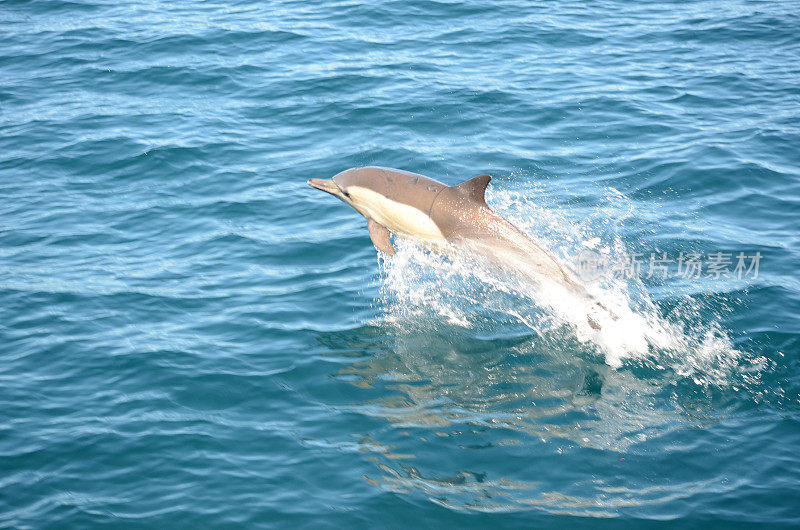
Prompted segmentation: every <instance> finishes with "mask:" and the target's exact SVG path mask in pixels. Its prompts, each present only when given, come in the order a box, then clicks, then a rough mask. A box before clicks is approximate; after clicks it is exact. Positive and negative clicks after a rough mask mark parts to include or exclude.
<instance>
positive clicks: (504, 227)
mask: <svg viewBox="0 0 800 530" xmlns="http://www.w3.org/2000/svg"><path fill="white" fill-rule="evenodd" d="M490 180H492V177H491V176H489V175H478V176H477V177H473V178H471V179H469V180H467V181H465V182H462V183H461V184H457V185H455V186H447V185H445V184H442V183H441V182H438V181H436V180H433V179H431V178H428V177H425V176H423V175H418V174H416V173H410V172H408V171H402V170H398V169H390V168H384V167H361V168H352V169H348V170H346V171H342V172H341V173H339V174H337V175H335V176H334V177H333V178H332V179H330V180H326V179H310V180H309V181H308V184H309V185H310V186H312V187H314V188H317V189H319V190H322V191H325V192H327V193H330V194H331V195H333V196H335V197H338V198H339V199H341V200H342V201H344V202H345V203H347V204H349V205H350V206H352V207H353V208H354V209H355V210H356V211H357V212H358V213H360V214H361V215H363V216H364V217H366V219H367V228H368V230H369V236H370V239H372V242H373V244H374V245H375V246H376V247H377V248H378V249H379V250H381V251H383V252H385V253H387V254H394V253H395V250H394V247H393V246H392V242H391V240H390V238H389V232H391V233H393V234H395V236H397V237H402V238H408V239H413V240H416V241H418V242H421V243H423V244H424V245H425V246H427V247H429V248H431V249H433V250H435V251H439V252H446V251H447V249H448V248H451V247H455V248H458V247H466V248H467V249H468V250H469V251H471V252H474V253H476V254H478V255H480V256H483V257H486V258H489V259H491V260H493V261H495V262H499V263H500V264H501V265H503V266H505V267H511V268H512V269H513V270H514V271H516V272H521V273H523V274H525V275H526V276H528V277H529V278H531V279H533V280H534V281H535V282H537V283H539V284H543V283H547V282H549V283H551V284H556V285H560V286H562V287H564V288H566V289H567V290H568V291H570V292H571V293H574V294H577V295H579V296H580V297H581V298H582V299H584V300H585V301H587V302H590V303H591V305H592V306H596V307H597V308H600V309H602V310H603V311H604V312H605V313H606V314H608V315H609V316H611V317H612V318H614V319H616V317H615V316H614V315H613V314H611V313H610V312H609V311H608V310H607V309H606V308H605V307H604V306H603V305H601V304H600V303H599V302H597V301H596V300H594V299H593V298H592V297H591V296H590V295H589V294H588V293H586V289H585V287H583V285H582V284H581V282H580V281H579V280H578V278H577V275H576V274H575V273H574V272H573V271H571V270H570V269H569V267H567V266H565V265H563V264H561V263H560V262H559V261H558V259H557V258H556V257H555V256H553V255H552V254H551V253H549V252H548V251H547V250H545V249H543V248H542V247H540V246H539V245H537V244H536V243H535V242H534V241H533V240H531V239H530V238H529V237H528V236H527V235H525V234H524V233H523V232H522V231H521V230H520V229H518V228H517V227H515V226H514V225H512V224H511V223H509V222H508V221H506V220H505V219H504V218H503V217H501V216H500V215H498V214H497V213H495V212H494V211H492V209H491V208H489V206H488V205H487V204H486V198H485V193H486V186H488V184H489V181H490ZM587 321H588V323H589V325H590V326H591V327H592V328H594V329H599V328H600V325H599V324H598V323H597V321H596V320H595V319H594V318H592V317H591V316H587Z"/></svg>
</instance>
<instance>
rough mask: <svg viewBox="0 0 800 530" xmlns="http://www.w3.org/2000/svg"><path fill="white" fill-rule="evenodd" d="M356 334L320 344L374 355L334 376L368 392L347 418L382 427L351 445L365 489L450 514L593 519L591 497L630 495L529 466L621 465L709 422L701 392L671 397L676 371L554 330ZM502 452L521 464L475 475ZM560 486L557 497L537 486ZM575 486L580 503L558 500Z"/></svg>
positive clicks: (433, 327) (390, 326) (389, 329)
mask: <svg viewBox="0 0 800 530" xmlns="http://www.w3.org/2000/svg"><path fill="white" fill-rule="evenodd" d="M482 331H485V332H489V331H491V332H493V333H496V334H497V335H502V336H504V337H513V338H503V339H500V338H497V339H491V338H487V337H486V336H483V335H482ZM356 335H357V336H356V337H352V336H349V334H338V335H337V336H336V337H330V336H329V337H328V340H329V341H331V342H330V343H329V344H328V346H332V347H334V348H336V349H338V350H343V349H358V350H361V351H364V350H367V351H371V352H372V355H371V356H370V357H369V358H366V359H365V358H362V359H361V360H358V361H355V362H352V363H350V364H347V365H345V366H343V367H342V368H341V369H340V370H338V373H337V374H336V377H337V378H339V379H340V380H342V381H346V382H347V383H349V384H351V385H353V386H355V387H357V388H359V389H362V390H363V391H364V392H365V394H368V395H369V397H368V398H367V399H365V400H364V401H362V402H357V403H353V404H352V405H350V406H349V407H347V408H348V409H349V410H350V411H351V412H357V413H359V414H363V415H367V416H370V417H373V418H381V419H385V420H387V421H388V422H389V425H388V426H387V428H386V429H385V430H380V432H377V433H371V434H370V435H369V436H364V435H362V436H360V443H361V449H362V451H363V452H364V453H365V454H367V455H369V457H370V458H373V459H374V461H375V463H376V466H377V467H376V474H375V475H374V476H368V477H365V480H367V481H368V482H369V483H370V484H373V485H375V486H378V487H381V488H385V489H387V490H390V491H396V492H409V491H413V492H418V493H421V494H424V495H426V496H428V497H430V498H431V499H432V500H435V501H436V502H439V503H441V504H446V505H448V506H454V507H465V508H466V507H469V508H475V509H483V510H504V509H511V508H513V509H519V508H523V507H526V506H527V507H539V508H545V509H551V510H576V511H581V510H584V509H591V510H593V511H597V510H598V506H597V500H598V498H600V496H602V497H603V498H604V499H605V501H604V503H605V504H607V506H608V507H613V506H616V505H618V503H621V502H633V499H632V498H631V497H630V496H631V494H632V493H631V492H629V491H627V490H625V491H619V492H614V491H607V488H605V489H604V485H603V484H599V483H598V484H592V483H588V482H585V481H582V483H581V484H578V485H576V484H575V483H572V482H570V480H569V479H567V480H566V481H563V480H561V481H559V480H557V481H555V482H554V481H553V480H548V481H547V482H542V481H539V480H537V477H538V476H540V475H541V469H540V467H539V466H540V465H547V461H549V460H551V459H552V458H555V457H557V456H558V455H560V454H563V453H565V452H569V451H572V450H574V449H575V448H576V447H577V448H584V449H588V450H594V451H598V450H599V451H611V452H613V453H616V454H619V455H622V456H621V457H623V458H624V455H625V453H626V452H627V451H628V450H629V449H630V448H631V447H632V446H635V445H636V444H642V443H644V442H646V441H647V440H650V439H652V438H656V437H660V436H664V435H665V434H667V433H670V432H672V431H674V430H676V429H686V428H689V427H691V426H702V425H704V424H707V423H708V422H711V421H715V418H714V413H713V411H712V408H711V401H712V399H713V396H711V395H710V394H709V393H708V392H707V391H708V389H706V391H703V389H702V388H700V387H698V388H696V389H695V390H696V391H695V392H694V393H693V394H685V393H683V394H680V395H682V396H684V397H682V398H679V397H678V396H679V394H678V393H676V387H675V379H674V377H673V376H674V374H672V375H667V376H665V375H664V374H663V373H662V374H661V375H659V374H657V373H656V372H655V371H652V370H649V371H648V370H645V369H642V368H641V367H639V369H638V372H640V373H638V374H637V373H634V372H635V371H637V370H633V369H622V370H616V369H614V368H611V367H609V366H608V365H606V364H605V363H604V362H603V358H602V355H599V354H598V353H597V352H593V351H591V350H588V349H586V347H585V346H583V345H582V344H581V343H580V342H578V341H577V340H576V339H574V338H571V334H570V333H569V330H568V329H564V328H556V329H553V330H551V331H547V332H542V333H539V334H531V333H527V334H525V333H522V330H521V329H520V326H517V327H516V328H515V327H514V326H512V325H511V324H506V325H504V326H500V328H498V327H497V326H495V327H493V329H491V330H489V329H485V330H481V329H472V328H470V329H468V328H464V327H461V326H458V325H454V324H449V323H446V322H443V321H442V320H441V319H435V318H434V319H431V320H429V321H427V322H426V323H425V324H423V325H419V324H412V323H411V322H405V323H403V324H402V325H401V324H399V323H398V322H393V323H382V324H378V325H375V326H371V327H368V328H364V329H360V330H357V331H356ZM687 396H688V397H687ZM454 452H456V453H455V456H450V455H454ZM476 452H477V453H480V452H483V453H486V456H480V455H478V456H476V455H475V453H476ZM457 453H461V455H460V456H459V455H458V454H457ZM467 453H470V454H469V455H467ZM490 453H491V455H490ZM497 453H500V454H499V455H498V454H497ZM504 454H507V456H508V458H510V459H511V460H513V461H518V460H519V456H520V455H525V456H526V458H524V460H525V466H524V468H513V466H512V468H513V469H510V470H509V471H510V472H509V474H508V475H507V476H499V475H498V476H490V475H489V474H488V473H486V472H485V471H482V469H481V467H480V465H479V462H481V461H482V460H485V459H486V458H489V459H490V460H491V461H494V462H496V461H497V460H498V458H500V459H502V458H504V456H503V455H504ZM441 455H448V458H447V459H445V460H443V459H442V458H441ZM527 456H530V459H528V458H527ZM537 457H538V458H539V459H541V460H542V462H541V463H537ZM462 466H465V467H462ZM573 478H574V477H573ZM559 482H563V486H564V489H563V490H559V489H556V490H553V489H547V488H552V487H553V486H554V484H555V485H557V484H558V483H559ZM544 484H547V486H544ZM576 488H577V489H578V490H580V491H581V492H582V495H577V494H575V493H572V494H570V495H568V494H567V493H566V492H567V491H570V490H574V489H576ZM645 500H646V499H644V498H642V499H641V502H645ZM600 511H601V512H602V510H600Z"/></svg>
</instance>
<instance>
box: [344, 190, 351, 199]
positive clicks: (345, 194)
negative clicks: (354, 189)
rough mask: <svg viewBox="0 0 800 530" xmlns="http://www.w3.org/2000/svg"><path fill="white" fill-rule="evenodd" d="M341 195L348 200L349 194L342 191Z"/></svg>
mask: <svg viewBox="0 0 800 530" xmlns="http://www.w3.org/2000/svg"><path fill="white" fill-rule="evenodd" d="M342 195H344V196H345V197H347V198H348V199H349V198H350V194H349V193H347V192H346V191H344V190H342Z"/></svg>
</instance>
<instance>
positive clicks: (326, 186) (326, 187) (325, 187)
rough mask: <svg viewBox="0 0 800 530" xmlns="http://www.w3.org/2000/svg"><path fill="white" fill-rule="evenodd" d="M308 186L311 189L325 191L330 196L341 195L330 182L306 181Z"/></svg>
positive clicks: (334, 184) (333, 183) (322, 180)
mask: <svg viewBox="0 0 800 530" xmlns="http://www.w3.org/2000/svg"><path fill="white" fill-rule="evenodd" d="M308 185H309V186H311V187H312V188H317V189H318V190H322V191H326V192H328V193H330V194H331V195H336V196H337V197H338V196H339V195H341V193H342V192H341V190H340V189H339V186H337V185H336V183H335V182H334V181H333V179H331V180H326V179H308Z"/></svg>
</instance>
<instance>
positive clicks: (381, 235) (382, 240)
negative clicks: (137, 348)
mask: <svg viewBox="0 0 800 530" xmlns="http://www.w3.org/2000/svg"><path fill="white" fill-rule="evenodd" d="M367 229H368V230H369V238H370V239H371V240H372V244H373V245H375V246H376V247H377V248H378V250H380V251H382V252H386V253H387V254H394V253H395V252H394V247H393V246H392V241H391V240H390V239H389V230H387V229H386V227H385V226H383V225H382V224H380V223H379V222H377V221H375V220H374V219H367Z"/></svg>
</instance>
